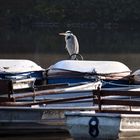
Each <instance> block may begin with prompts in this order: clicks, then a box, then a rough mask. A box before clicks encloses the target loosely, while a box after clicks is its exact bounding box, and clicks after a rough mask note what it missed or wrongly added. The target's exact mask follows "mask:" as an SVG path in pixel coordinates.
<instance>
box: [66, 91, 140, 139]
mask: <svg viewBox="0 0 140 140" xmlns="http://www.w3.org/2000/svg"><path fill="white" fill-rule="evenodd" d="M96 95H97V98H96V99H94V100H95V102H96V103H97V106H94V109H93V110H92V111H89V110H86V111H71V112H66V113H65V115H66V124H67V128H68V130H69V132H70V134H71V136H72V137H73V138H74V139H76V140H84V139H86V140H92V139H94V140H96V139H97V140H100V139H101V140H107V139H111V140H116V139H139V138H140V102H139V101H140V98H139V97H140V90H138V91H136V90H135V91H134V90H133V91H118V90H117V91H116V90H114V91H112V90H98V91H97V92H96ZM110 96H111V97H110ZM120 96H122V97H123V96H127V98H120ZM77 130H78V131H77Z"/></svg>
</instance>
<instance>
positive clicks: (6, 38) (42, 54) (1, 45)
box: [0, 27, 140, 140]
mask: <svg viewBox="0 0 140 140" xmlns="http://www.w3.org/2000/svg"><path fill="white" fill-rule="evenodd" d="M66 30H71V31H72V32H73V33H74V34H75V35H77V37H78V40H79V44H80V53H81V54H82V55H83V57H84V59H85V60H113V61H120V62H123V63H124V64H126V65H127V66H128V67H129V68H130V69H131V70H132V71H134V70H136V69H139V68H140V32H138V31H95V30H94V29H92V28H65V29H64V28H43V27H41V28H30V29H29V28H21V29H0V50H1V51H0V59H4V58H6V59H9V58H12V59H30V60H33V61H34V62H36V63H37V64H39V65H40V66H42V67H43V68H48V67H49V66H50V65H52V64H53V63H56V62H57V61H60V60H63V59H67V58H68V55H67V52H66V50H65V47H64V46H65V42H64V38H63V37H62V36H59V35H58V33H59V32H64V31H66ZM0 139H3V140H17V139H20V140H29V139H33V140H58V139H59V140H72V139H71V138H70V136H69V135H68V134H64V133H63V134H61V135H60V134H52V135H49V136H48V135H37V136H34V135H27V136H26V135H24V136H3V137H0Z"/></svg>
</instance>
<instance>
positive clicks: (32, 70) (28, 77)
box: [0, 59, 45, 90]
mask: <svg viewBox="0 0 140 140" xmlns="http://www.w3.org/2000/svg"><path fill="white" fill-rule="evenodd" d="M44 72H45V70H44V69H43V68H41V67H40V66H39V65H37V64H36V63H34V62H33V61H31V60H25V59H0V79H3V80H11V81H12V84H13V89H15V90H16V89H25V88H31V87H33V86H34V84H35V85H37V84H41V83H42V81H43V80H44Z"/></svg>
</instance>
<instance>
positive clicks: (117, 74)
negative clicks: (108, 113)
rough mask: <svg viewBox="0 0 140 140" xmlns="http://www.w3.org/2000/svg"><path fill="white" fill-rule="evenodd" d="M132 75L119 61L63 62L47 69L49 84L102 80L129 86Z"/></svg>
mask: <svg viewBox="0 0 140 140" xmlns="http://www.w3.org/2000/svg"><path fill="white" fill-rule="evenodd" d="M130 73H131V70H130V69H129V68H128V67H127V66H126V65H124V64H123V63H121V62H117V61H86V60H62V61H59V62H57V63H55V64H54V65H51V66H50V67H49V68H48V69H47V82H48V83H49V84H52V83H53V84H54V83H79V82H92V81H97V80H98V79H100V80H104V81H109V82H114V83H124V84H128V83H129V76H130Z"/></svg>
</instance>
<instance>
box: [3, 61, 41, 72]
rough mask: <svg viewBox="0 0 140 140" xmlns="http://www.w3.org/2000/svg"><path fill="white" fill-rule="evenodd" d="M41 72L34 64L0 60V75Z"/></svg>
mask: <svg viewBox="0 0 140 140" xmlns="http://www.w3.org/2000/svg"><path fill="white" fill-rule="evenodd" d="M32 71H43V69H42V68H41V67H40V66H38V65H37V64H36V63H34V62H32V61H30V60H22V59H18V60H16V59H0V73H24V72H32Z"/></svg>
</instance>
